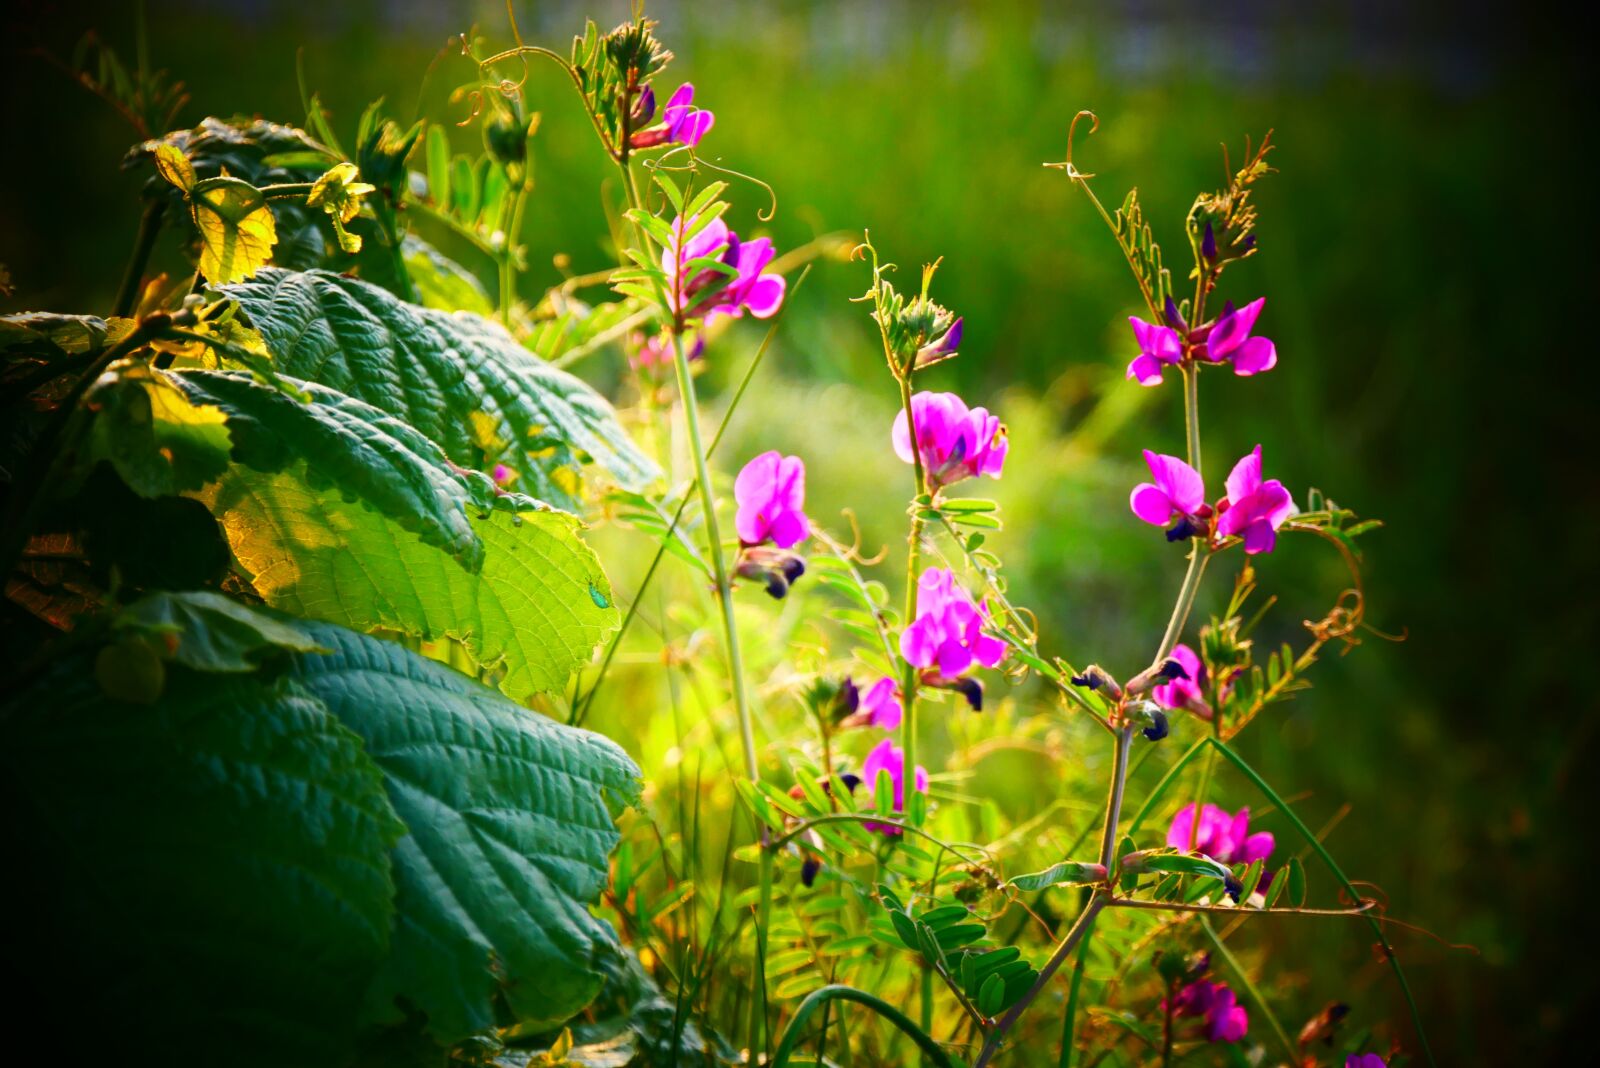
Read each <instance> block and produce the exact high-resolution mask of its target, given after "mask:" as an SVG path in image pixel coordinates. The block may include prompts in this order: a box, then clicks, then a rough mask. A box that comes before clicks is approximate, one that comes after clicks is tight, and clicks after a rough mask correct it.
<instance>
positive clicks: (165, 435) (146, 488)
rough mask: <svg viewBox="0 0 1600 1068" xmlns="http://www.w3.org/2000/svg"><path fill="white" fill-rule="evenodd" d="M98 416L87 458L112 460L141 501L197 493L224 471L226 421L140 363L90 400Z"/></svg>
mask: <svg viewBox="0 0 1600 1068" xmlns="http://www.w3.org/2000/svg"><path fill="white" fill-rule="evenodd" d="M87 400H88V403H89V405H90V407H91V408H93V409H94V410H95V421H94V425H93V427H92V428H91V430H90V434H89V449H90V455H91V456H92V457H94V458H96V459H102V460H108V461H110V463H111V465H112V466H113V467H115V468H116V469H117V474H119V475H121V476H122V480H123V481H124V482H126V483H127V484H128V488H130V489H132V490H133V491H134V492H135V493H138V494H139V495H140V496H143V497H164V496H169V495H171V494H176V493H183V492H186V491H189V490H197V489H199V488H200V487H202V486H204V485H205V484H206V483H207V482H209V481H211V480H212V479H214V478H216V477H217V476H219V475H221V474H222V472H223V471H225V470H227V467H228V458H229V453H230V451H231V449H232V435H231V433H230V432H229V430H228V428H227V416H226V414H225V413H224V412H222V411H221V410H220V409H218V408H217V407H215V406H213V405H210V404H207V403H206V402H205V401H204V400H200V401H194V400H191V399H190V398H189V397H188V396H187V395H186V394H185V393H184V392H183V391H182V390H180V389H178V388H176V387H175V386H174V385H173V383H172V382H171V381H170V380H169V379H168V378H167V377H165V376H164V375H162V374H161V373H160V372H158V371H152V370H151V369H150V367H149V365H147V364H145V363H143V362H139V361H126V362H120V361H119V363H118V364H117V365H115V366H113V367H112V368H111V369H110V370H109V371H108V373H107V374H106V375H103V376H102V377H101V380H100V382H98V383H96V385H95V386H94V388H93V389H92V390H91V392H90V393H89V394H88V397H87Z"/></svg>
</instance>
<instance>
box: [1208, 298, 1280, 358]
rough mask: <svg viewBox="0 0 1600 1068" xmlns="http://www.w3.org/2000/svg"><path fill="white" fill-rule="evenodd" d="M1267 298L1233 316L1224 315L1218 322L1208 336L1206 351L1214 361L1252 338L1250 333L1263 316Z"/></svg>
mask: <svg viewBox="0 0 1600 1068" xmlns="http://www.w3.org/2000/svg"><path fill="white" fill-rule="evenodd" d="M1266 303H1267V298H1266V297H1262V298H1260V299H1259V300H1253V301H1251V302H1250V303H1249V304H1246V305H1245V306H1244V307H1242V308H1240V309H1238V310H1237V311H1235V312H1234V313H1233V314H1232V315H1224V316H1223V317H1222V318H1220V319H1218V320H1217V324H1216V325H1215V326H1213V327H1212V328H1211V332H1210V333H1209V334H1207V335H1206V351H1207V352H1208V353H1209V355H1210V358H1211V359H1213V360H1221V359H1224V358H1226V357H1227V355H1228V354H1229V353H1230V352H1232V351H1233V350H1234V349H1236V348H1238V347H1239V346H1240V345H1242V344H1243V343H1244V340H1245V339H1246V338H1248V337H1249V336H1250V331H1251V330H1253V329H1254V328H1255V325H1256V319H1257V317H1259V316H1260V315H1261V309H1262V308H1263V307H1264V306H1265V305H1266Z"/></svg>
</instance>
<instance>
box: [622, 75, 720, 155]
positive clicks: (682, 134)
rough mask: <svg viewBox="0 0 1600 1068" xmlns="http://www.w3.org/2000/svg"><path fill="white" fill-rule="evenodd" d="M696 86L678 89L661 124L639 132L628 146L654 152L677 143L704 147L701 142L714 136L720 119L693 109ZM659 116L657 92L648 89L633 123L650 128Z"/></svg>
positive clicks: (637, 103) (638, 103) (637, 104)
mask: <svg viewBox="0 0 1600 1068" xmlns="http://www.w3.org/2000/svg"><path fill="white" fill-rule="evenodd" d="M693 104H694V86H693V84H691V83H689V82H684V83H683V84H682V85H680V86H678V89H677V92H675V93H673V94H672V96H671V98H670V99H669V100H668V101H667V106H666V107H665V108H663V109H662V111H661V124H660V125H658V126H649V128H648V129H641V130H638V131H637V132H636V133H634V135H633V136H632V137H631V138H629V139H628V144H629V145H631V146H632V147H634V148H654V147H655V146H657V145H664V144H668V143H675V144H680V145H688V146H690V147H691V148H693V147H694V146H695V145H698V144H699V143H700V139H701V138H702V137H704V136H705V135H706V134H707V133H708V132H710V130H711V127H712V126H713V125H714V124H715V123H716V121H717V117H716V116H715V115H713V114H712V113H711V112H709V111H706V110H704V109H702V108H697V107H694V106H693ZM655 114H656V94H655V90H653V89H651V88H650V87H649V86H648V85H647V86H645V87H644V89H643V91H641V92H640V94H639V99H638V100H636V101H634V105H633V112H632V115H631V121H632V124H633V125H634V126H647V125H648V123H649V122H650V120H651V119H653V118H655Z"/></svg>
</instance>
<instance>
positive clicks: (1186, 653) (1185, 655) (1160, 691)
mask: <svg viewBox="0 0 1600 1068" xmlns="http://www.w3.org/2000/svg"><path fill="white" fill-rule="evenodd" d="M1171 659H1173V660H1176V661H1177V662H1178V664H1179V665H1180V666H1181V667H1182V668H1183V671H1184V674H1185V675H1187V676H1188V678H1174V679H1171V680H1170V681H1168V682H1165V683H1162V684H1161V685H1160V686H1157V687H1156V688H1155V689H1153V690H1151V691H1150V697H1151V699H1152V700H1154V701H1155V703H1156V704H1158V705H1160V706H1161V707H1162V708H1170V709H1174V710H1176V709H1185V708H1193V709H1198V708H1202V707H1204V706H1205V676H1206V666H1205V665H1204V664H1202V663H1201V662H1200V657H1198V656H1197V655H1195V651H1194V650H1193V649H1191V648H1189V647H1188V646H1187V645H1184V644H1182V643H1181V642H1180V643H1179V644H1178V645H1176V646H1174V647H1173V649H1172V657H1171Z"/></svg>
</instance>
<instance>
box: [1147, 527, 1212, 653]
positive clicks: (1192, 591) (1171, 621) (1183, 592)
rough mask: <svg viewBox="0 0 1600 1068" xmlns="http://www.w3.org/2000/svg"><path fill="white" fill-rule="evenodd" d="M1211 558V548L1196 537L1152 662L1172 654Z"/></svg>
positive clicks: (1187, 619)
mask: <svg viewBox="0 0 1600 1068" xmlns="http://www.w3.org/2000/svg"><path fill="white" fill-rule="evenodd" d="M1210 559H1211V550H1210V549H1208V548H1207V547H1206V546H1205V545H1204V544H1203V543H1202V542H1201V541H1199V540H1198V539H1196V540H1195V541H1194V542H1193V545H1192V547H1191V548H1190V549H1189V569H1188V570H1187V571H1185V572H1184V573H1183V585H1182V586H1180V587H1179V588H1178V603H1177V604H1175V605H1173V606H1172V615H1171V616H1170V617H1169V618H1168V619H1167V630H1166V633H1165V634H1163V635H1162V636H1161V647H1160V648H1159V649H1157V650H1156V657H1155V659H1154V660H1153V661H1151V663H1152V664H1160V663H1161V662H1162V661H1163V660H1165V659H1166V658H1167V657H1168V656H1171V655H1172V650H1173V647H1174V646H1176V645H1177V644H1178V639H1179V638H1180V637H1181V636H1182V635H1183V627H1184V624H1185V623H1187V622H1188V621H1189V610H1190V609H1191V608H1193V607H1194V599H1195V595H1196V594H1197V593H1199V592H1200V579H1201V577H1202V576H1203V575H1205V572H1206V564H1207V563H1208V562H1209V561H1210Z"/></svg>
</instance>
